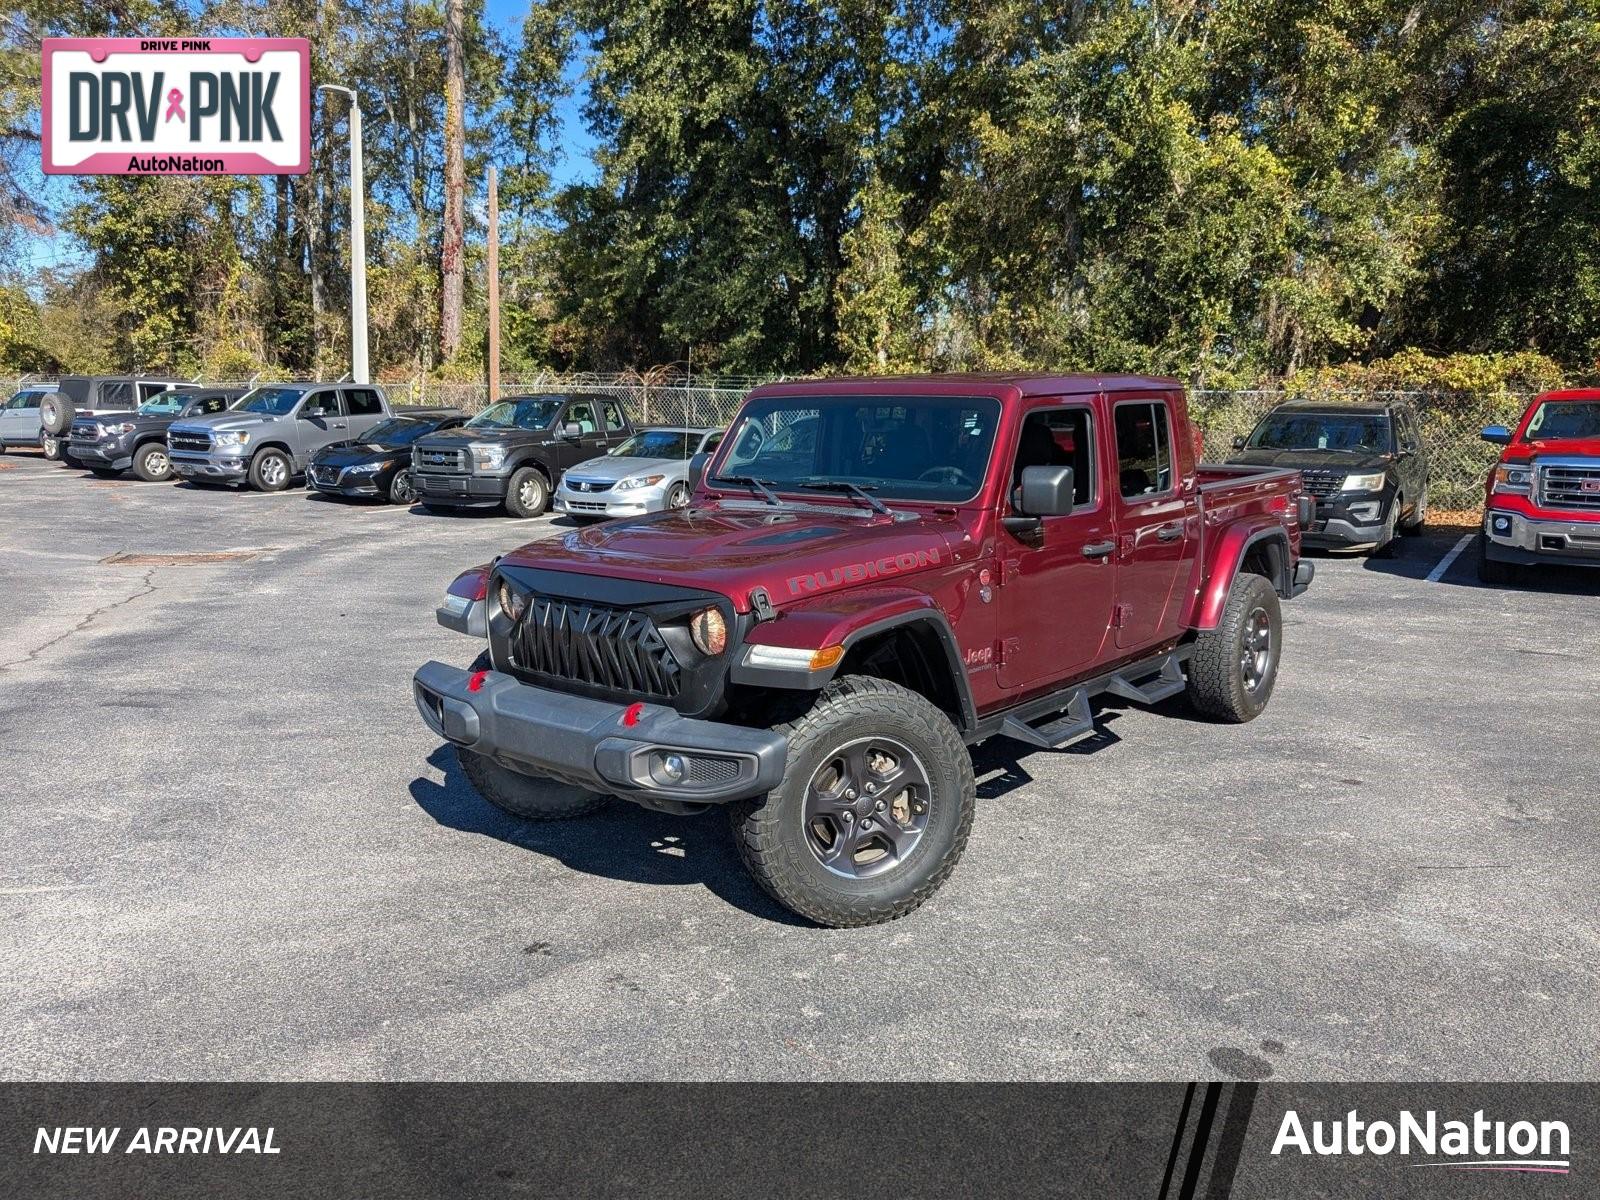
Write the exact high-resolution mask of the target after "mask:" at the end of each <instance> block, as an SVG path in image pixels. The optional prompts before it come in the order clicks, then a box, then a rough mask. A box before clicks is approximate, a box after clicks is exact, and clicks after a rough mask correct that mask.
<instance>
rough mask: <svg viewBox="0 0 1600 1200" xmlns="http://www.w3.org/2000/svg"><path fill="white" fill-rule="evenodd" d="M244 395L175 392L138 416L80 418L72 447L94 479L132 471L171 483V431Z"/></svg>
mask: <svg viewBox="0 0 1600 1200" xmlns="http://www.w3.org/2000/svg"><path fill="white" fill-rule="evenodd" d="M242 395H244V390H243V389H242V388H202V389H199V390H192V391H191V390H185V391H177V390H173V391H169V392H160V393H158V394H157V395H155V396H152V397H151V398H150V399H148V400H146V401H145V402H144V403H143V404H141V405H140V406H139V408H138V411H136V412H131V413H98V414H95V415H88V414H79V416H78V417H77V418H76V419H74V421H73V422H72V438H71V441H70V442H69V443H68V445H69V447H70V449H71V453H72V457H73V458H74V459H75V460H76V461H77V462H78V463H79V464H81V465H82V466H85V467H88V468H89V470H91V471H93V472H94V473H95V474H96V475H117V474H120V473H121V472H123V471H126V470H127V469H128V468H130V467H131V468H133V473H134V474H135V475H137V476H138V477H139V478H140V479H143V480H146V481H148V482H150V483H161V482H163V481H165V480H168V479H171V478H172V460H171V459H169V458H168V457H167V427H168V426H169V425H171V424H172V423H173V422H174V421H176V420H179V419H181V418H184V417H206V416H210V415H211V414H212V413H220V412H226V411H227V410H228V408H229V407H231V406H232V405H233V403H234V401H236V400H238V399H239V397H240V396H242Z"/></svg>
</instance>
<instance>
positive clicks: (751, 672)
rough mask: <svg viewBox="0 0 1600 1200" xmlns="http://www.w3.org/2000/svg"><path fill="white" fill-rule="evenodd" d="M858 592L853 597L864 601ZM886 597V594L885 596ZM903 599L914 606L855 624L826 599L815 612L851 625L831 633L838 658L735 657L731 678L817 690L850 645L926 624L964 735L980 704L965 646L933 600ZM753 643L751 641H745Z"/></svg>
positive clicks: (975, 721) (972, 725)
mask: <svg viewBox="0 0 1600 1200" xmlns="http://www.w3.org/2000/svg"><path fill="white" fill-rule="evenodd" d="M861 598H862V597H860V595H859V594H858V595H857V596H854V597H852V599H854V600H858V601H859V600H860V599H861ZM885 599H886V600H888V597H885ZM902 603H907V604H909V605H910V606H909V607H904V608H902V609H901V611H898V612H891V613H889V614H888V615H886V616H881V617H876V618H869V619H867V620H864V621H859V623H852V617H854V616H856V615H857V614H850V613H834V612H832V611H830V610H829V609H828V608H827V606H826V605H825V604H819V605H817V606H816V607H815V608H813V609H812V610H811V611H812V612H814V613H816V614H817V615H818V616H819V617H820V616H824V615H826V616H836V617H837V618H838V620H839V622H840V623H841V624H844V625H846V626H847V628H846V631H845V632H844V633H842V634H839V635H835V636H830V637H829V638H828V641H829V642H832V643H834V644H837V645H842V646H843V647H844V650H845V653H844V656H842V657H841V658H840V660H839V662H838V663H835V664H833V665H832V666H830V667H824V668H821V669H819V670H811V669H808V668H805V667H793V668H788V667H768V666H750V665H748V664H746V663H744V662H735V663H734V664H733V665H732V666H731V667H730V668H729V678H730V679H732V681H733V682H735V683H744V684H751V685H754V686H759V687H778V688H788V689H795V690H811V691H816V690H820V689H821V688H824V687H826V686H827V685H828V684H829V683H830V682H832V680H833V678H834V676H836V675H837V674H838V672H839V665H840V663H842V662H843V661H844V660H845V658H847V657H848V656H849V654H850V651H851V649H853V648H854V647H855V646H857V645H859V644H860V643H862V642H864V641H866V640H868V639H869V638H874V637H877V636H878V635H880V634H884V633H889V632H891V631H893V630H896V629H903V628H907V627H909V626H922V627H924V628H925V629H927V630H928V631H929V632H930V633H932V634H933V636H934V639H935V641H936V642H937V644H938V646H939V648H940V650H941V651H942V652H943V660H944V665H945V666H946V667H947V668H948V669H949V672H950V678H951V681H952V683H953V685H954V690H955V696H956V704H957V712H956V713H955V714H954V715H955V717H956V721H957V724H958V726H959V728H960V730H961V732H962V733H963V734H967V733H971V732H972V731H973V730H974V729H976V728H977V725H978V712H977V705H976V703H975V702H974V700H973V698H972V685H971V681H970V680H969V679H968V678H967V671H966V667H965V666H964V665H963V664H962V659H961V648H960V645H959V643H957V641H956V635H955V631H954V630H953V629H952V628H951V627H950V621H949V619H948V618H947V617H946V616H945V614H944V613H943V612H942V611H940V610H939V609H938V608H936V607H934V605H933V604H932V602H931V601H930V600H929V599H928V598H927V597H926V596H922V595H920V594H910V593H908V594H907V595H906V596H905V597H903V598H902ZM746 644H747V645H748V644H749V643H748V642H747V643H746Z"/></svg>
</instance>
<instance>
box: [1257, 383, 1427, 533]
mask: <svg viewBox="0 0 1600 1200" xmlns="http://www.w3.org/2000/svg"><path fill="white" fill-rule="evenodd" d="M1233 448H1234V450H1235V451H1236V453H1235V454H1234V455H1233V456H1232V457H1231V458H1229V459H1228V462H1230V463H1234V464H1239V465H1247V466H1259V467H1289V468H1292V469H1294V470H1297V471H1299V472H1300V474H1301V475H1302V476H1303V477H1304V478H1305V483H1306V492H1307V494H1309V495H1310V496H1312V497H1314V498H1315V500H1316V512H1315V515H1314V516H1313V518H1312V522H1311V526H1310V528H1308V529H1307V530H1306V531H1305V538H1304V540H1305V544H1306V545H1307V546H1318V547H1323V548H1326V549H1339V550H1371V551H1378V550H1381V549H1383V548H1384V547H1385V546H1387V545H1388V544H1389V543H1390V542H1392V541H1394V539H1395V535H1396V533H1415V532H1416V531H1418V530H1420V529H1421V528H1422V526H1423V523H1424V522H1425V521H1426V520H1427V517H1428V456H1427V451H1426V450H1425V449H1424V448H1423V445H1422V436H1421V433H1420V430H1419V427H1418V424H1417V415H1416V413H1415V412H1414V411H1413V410H1412V408H1411V406H1410V405H1406V404H1371V403H1359V402H1339V403H1326V402H1315V403H1313V402H1309V401H1302V400H1292V401H1290V402H1289V403H1287V404H1282V405H1279V406H1278V407H1277V408H1275V409H1273V410H1272V411H1271V412H1270V413H1268V414H1267V415H1266V416H1265V417H1263V418H1262V419H1261V422H1260V424H1258V425H1257V426H1256V427H1255V429H1254V430H1253V431H1252V432H1251V434H1250V436H1249V437H1248V438H1236V439H1235V440H1234V443H1233Z"/></svg>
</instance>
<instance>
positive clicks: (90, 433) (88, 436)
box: [67, 421, 100, 442]
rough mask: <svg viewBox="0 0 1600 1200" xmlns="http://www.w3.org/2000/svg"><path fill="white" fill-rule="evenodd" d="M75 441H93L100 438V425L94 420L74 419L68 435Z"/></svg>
mask: <svg viewBox="0 0 1600 1200" xmlns="http://www.w3.org/2000/svg"><path fill="white" fill-rule="evenodd" d="M67 436H68V437H69V438H70V439H71V440H72V441H74V442H93V441H98V440H99V438H100V426H99V425H97V424H96V423H95V422H93V421H74V422H73V423H72V432H71V433H70V434H68V435H67Z"/></svg>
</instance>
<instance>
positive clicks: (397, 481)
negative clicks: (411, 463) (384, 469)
mask: <svg viewBox="0 0 1600 1200" xmlns="http://www.w3.org/2000/svg"><path fill="white" fill-rule="evenodd" d="M416 502H417V489H416V485H415V484H413V483H412V482H411V472H410V471H406V470H400V471H396V472H395V473H394V478H393V479H391V480H390V481H389V503H390V504H415V503H416Z"/></svg>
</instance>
